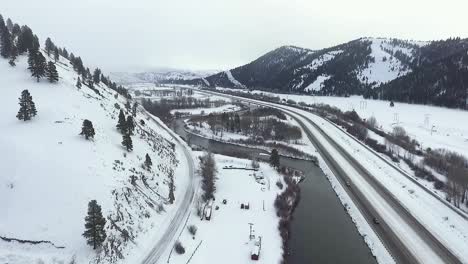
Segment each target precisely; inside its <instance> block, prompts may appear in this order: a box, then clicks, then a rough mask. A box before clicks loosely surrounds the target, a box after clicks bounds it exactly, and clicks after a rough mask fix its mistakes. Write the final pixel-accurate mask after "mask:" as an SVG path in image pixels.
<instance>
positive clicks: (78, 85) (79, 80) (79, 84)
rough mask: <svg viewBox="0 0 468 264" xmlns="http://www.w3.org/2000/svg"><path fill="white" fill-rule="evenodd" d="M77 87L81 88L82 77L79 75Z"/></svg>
mask: <svg viewBox="0 0 468 264" xmlns="http://www.w3.org/2000/svg"><path fill="white" fill-rule="evenodd" d="M76 88H78V89H81V79H80V77H78V80H76Z"/></svg>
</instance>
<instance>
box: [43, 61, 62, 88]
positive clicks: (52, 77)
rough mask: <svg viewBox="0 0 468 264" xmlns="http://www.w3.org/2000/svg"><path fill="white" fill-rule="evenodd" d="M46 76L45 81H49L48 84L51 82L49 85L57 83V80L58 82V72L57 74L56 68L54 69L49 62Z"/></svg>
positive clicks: (53, 65) (52, 64)
mask: <svg viewBox="0 0 468 264" xmlns="http://www.w3.org/2000/svg"><path fill="white" fill-rule="evenodd" d="M46 76H47V79H48V80H49V82H51V83H54V82H58V80H59V75H58V72H57V68H55V64H54V63H53V62H51V61H49V62H48V63H47V67H46Z"/></svg>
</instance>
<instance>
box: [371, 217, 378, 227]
mask: <svg viewBox="0 0 468 264" xmlns="http://www.w3.org/2000/svg"><path fill="white" fill-rule="evenodd" d="M372 221H373V222H374V224H376V225H378V224H380V222H379V219H377V217H374V219H372Z"/></svg>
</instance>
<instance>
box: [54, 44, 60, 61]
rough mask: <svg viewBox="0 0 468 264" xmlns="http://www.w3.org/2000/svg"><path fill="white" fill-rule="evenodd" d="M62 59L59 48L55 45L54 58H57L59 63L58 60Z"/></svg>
mask: <svg viewBox="0 0 468 264" xmlns="http://www.w3.org/2000/svg"><path fill="white" fill-rule="evenodd" d="M59 59H60V53H59V49H58V48H57V47H55V49H54V60H55V63H57V61H58V60H59Z"/></svg>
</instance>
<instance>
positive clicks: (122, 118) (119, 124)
mask: <svg viewBox="0 0 468 264" xmlns="http://www.w3.org/2000/svg"><path fill="white" fill-rule="evenodd" d="M126 125H127V121H126V120H125V114H124V112H123V111H122V109H120V113H119V121H118V122H117V129H118V130H119V131H120V132H122V133H124V134H125V131H126Z"/></svg>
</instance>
